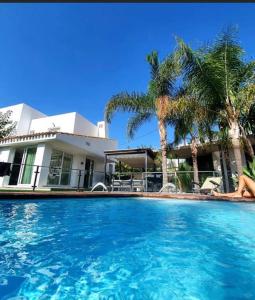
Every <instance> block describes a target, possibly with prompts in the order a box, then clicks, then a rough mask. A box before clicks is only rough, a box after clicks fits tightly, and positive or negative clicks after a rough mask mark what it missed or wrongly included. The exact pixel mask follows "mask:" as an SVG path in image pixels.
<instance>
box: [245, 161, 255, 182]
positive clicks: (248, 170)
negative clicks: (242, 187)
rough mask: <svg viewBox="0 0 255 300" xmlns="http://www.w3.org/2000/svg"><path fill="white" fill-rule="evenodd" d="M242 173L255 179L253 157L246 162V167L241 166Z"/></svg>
mask: <svg viewBox="0 0 255 300" xmlns="http://www.w3.org/2000/svg"><path fill="white" fill-rule="evenodd" d="M243 173H244V175H246V176H248V177H250V178H251V179H253V180H254V181H255V157H254V158H253V161H252V162H249V163H248V167H245V168H243Z"/></svg>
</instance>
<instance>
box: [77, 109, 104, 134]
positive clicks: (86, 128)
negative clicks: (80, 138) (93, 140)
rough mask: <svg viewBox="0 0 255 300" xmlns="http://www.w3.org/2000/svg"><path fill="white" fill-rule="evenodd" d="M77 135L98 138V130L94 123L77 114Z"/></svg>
mask: <svg viewBox="0 0 255 300" xmlns="http://www.w3.org/2000/svg"><path fill="white" fill-rule="evenodd" d="M73 133H75V134H81V135H89V136H98V129H97V126H95V125H94V124H93V123H91V122H90V121H88V120H87V119H85V118H84V117H82V116H81V115H80V114H78V113H75V125H74V132H73Z"/></svg>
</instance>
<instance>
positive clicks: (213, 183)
mask: <svg viewBox="0 0 255 300" xmlns="http://www.w3.org/2000/svg"><path fill="white" fill-rule="evenodd" d="M216 190H217V191H221V190H222V178H221V177H207V178H206V180H205V181H204V183H203V185H202V186H201V185H200V184H199V183H198V182H194V181H193V193H200V194H212V191H216Z"/></svg>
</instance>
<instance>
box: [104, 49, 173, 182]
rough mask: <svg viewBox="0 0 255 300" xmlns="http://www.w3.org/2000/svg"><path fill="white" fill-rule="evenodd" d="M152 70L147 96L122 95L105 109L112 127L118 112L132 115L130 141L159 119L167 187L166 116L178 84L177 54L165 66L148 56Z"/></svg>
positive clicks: (164, 63) (128, 127) (154, 54)
mask: <svg viewBox="0 0 255 300" xmlns="http://www.w3.org/2000/svg"><path fill="white" fill-rule="evenodd" d="M147 61H148V63H149V65H150V69H151V80H150V82H149V88H148V91H147V93H137V92H131V93H128V92H121V93H118V94H117V95H115V96H113V97H112V98H111V99H110V100H109V101H108V103H107V105H106V108H105V117H106V120H107V121H108V122H109V123H110V122H111V120H112V117H113V114H114V113H115V112H117V111H122V112H130V113H132V114H133V115H132V117H131V118H130V119H129V122H128V126H127V134H128V137H130V138H133V137H134V134H135V132H136V130H137V129H138V128H139V127H140V126H141V125H142V124H143V123H144V122H146V121H148V120H150V119H151V118H152V117H156V119H157V122H158V130H159V136H160V147H161V153H162V173H163V184H166V183H167V115H168V107H169V103H170V102H171V99H173V98H174V97H175V93H174V92H175V80H176V78H177V76H178V72H179V70H178V64H177V63H176V59H175V56H174V54H171V55H169V56H168V57H167V58H166V59H165V60H163V61H162V62H160V61H159V58H158V53H157V52H156V51H153V52H152V53H151V54H149V55H148V56H147Z"/></svg>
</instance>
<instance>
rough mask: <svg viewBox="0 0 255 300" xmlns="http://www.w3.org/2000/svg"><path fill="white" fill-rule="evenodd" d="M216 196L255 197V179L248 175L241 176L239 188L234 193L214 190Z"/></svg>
mask: <svg viewBox="0 0 255 300" xmlns="http://www.w3.org/2000/svg"><path fill="white" fill-rule="evenodd" d="M213 195H214V196H224V197H230V198H241V197H245V198H255V181H253V180H252V179H251V178H250V177H248V176H246V175H241V176H240V177H239V184H238V188H237V190H236V191H235V192H233V193H218V192H213Z"/></svg>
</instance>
